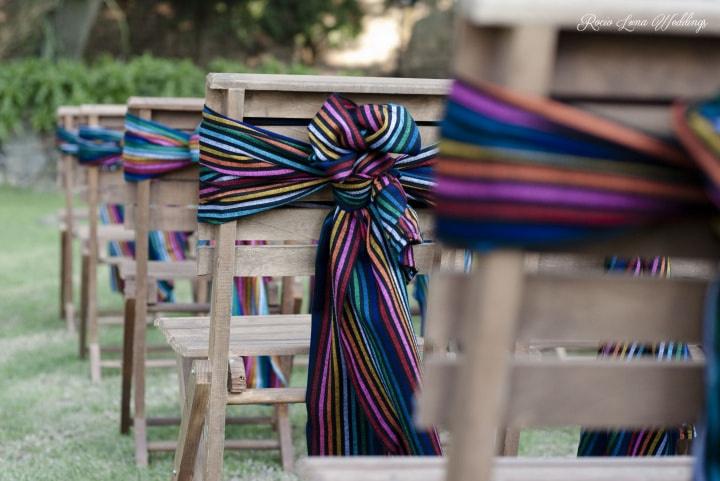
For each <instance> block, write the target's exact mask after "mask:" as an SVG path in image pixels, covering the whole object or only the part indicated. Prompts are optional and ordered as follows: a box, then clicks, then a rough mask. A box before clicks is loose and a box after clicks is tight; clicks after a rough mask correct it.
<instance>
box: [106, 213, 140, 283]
mask: <svg viewBox="0 0 720 481" xmlns="http://www.w3.org/2000/svg"><path fill="white" fill-rule="evenodd" d="M98 215H99V217H100V223H101V224H103V225H111V224H116V225H122V224H123V222H124V219H125V216H124V208H123V206H122V205H119V204H103V205H101V206H100V208H99V210H98ZM107 249H108V255H109V256H110V257H129V258H131V259H132V258H133V257H135V242H132V241H109V242H108V244H107ZM110 289H111V290H112V291H113V292H123V290H124V289H125V285H124V283H123V280H122V278H121V277H120V270H119V269H118V266H117V265H114V264H111V265H110Z"/></svg>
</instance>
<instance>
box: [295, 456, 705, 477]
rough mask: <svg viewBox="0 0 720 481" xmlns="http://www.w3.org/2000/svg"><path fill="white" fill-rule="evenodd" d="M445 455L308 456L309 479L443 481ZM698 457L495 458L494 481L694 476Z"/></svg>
mask: <svg viewBox="0 0 720 481" xmlns="http://www.w3.org/2000/svg"><path fill="white" fill-rule="evenodd" d="M446 464H447V461H446V459H445V458H444V457H422V456H419V457H418V456H408V457H392V456H382V457H381V456H377V457H375V456H354V457H352V458H347V457H332V456H330V457H314V456H313V457H308V458H304V459H301V460H300V461H299V462H298V463H297V469H296V472H297V474H298V475H299V477H300V478H301V479H303V480H305V481H336V480H339V479H342V480H343V481H418V480H422V481H444V480H445V479H446V472H445V470H446ZM693 465H694V458H692V457H690V456H669V457H664V458H658V457H646V458H579V459H577V458H542V459H538V458H509V457H501V458H500V457H499V458H495V460H494V469H493V473H492V477H491V480H492V481H690V479H692V472H693Z"/></svg>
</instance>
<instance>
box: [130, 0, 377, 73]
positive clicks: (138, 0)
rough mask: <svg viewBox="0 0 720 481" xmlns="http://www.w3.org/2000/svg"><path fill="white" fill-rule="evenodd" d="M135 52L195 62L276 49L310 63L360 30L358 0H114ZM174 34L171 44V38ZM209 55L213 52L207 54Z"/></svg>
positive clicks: (278, 51)
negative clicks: (175, 54) (179, 56)
mask: <svg viewBox="0 0 720 481" xmlns="http://www.w3.org/2000/svg"><path fill="white" fill-rule="evenodd" d="M117 3H118V4H119V5H120V6H121V8H122V9H123V11H124V12H125V17H126V21H127V22H128V25H129V26H130V32H131V44H132V49H133V51H136V52H137V51H145V50H138V49H146V50H147V51H151V52H161V53H162V54H164V55H173V54H172V53H171V52H169V51H168V50H169V49H176V51H177V50H180V51H182V54H183V55H187V56H191V57H193V58H194V59H195V60H196V61H197V62H202V61H203V59H204V58H208V57H207V56H208V54H209V53H214V54H216V52H218V51H220V50H224V53H223V54H222V55H223V56H224V57H242V58H250V57H253V56H256V55H259V54H262V53H266V52H274V53H275V54H276V55H282V56H283V57H285V58H296V59H297V58H300V59H302V60H304V61H305V62H314V61H315V60H316V56H317V53H318V52H319V51H320V50H321V49H322V48H323V47H326V46H328V45H331V44H333V43H337V42H338V41H340V40H342V39H345V38H349V37H353V36H355V35H357V34H358V33H359V32H360V27H361V20H362V16H363V11H362V8H361V6H360V2H359V0H118V2H117ZM170 39H174V42H173V43H169V40H170ZM211 57H212V55H211Z"/></svg>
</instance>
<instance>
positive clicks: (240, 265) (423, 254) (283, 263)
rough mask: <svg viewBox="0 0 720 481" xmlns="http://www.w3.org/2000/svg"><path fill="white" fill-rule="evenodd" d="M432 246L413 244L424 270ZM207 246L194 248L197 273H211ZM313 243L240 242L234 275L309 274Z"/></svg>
mask: <svg viewBox="0 0 720 481" xmlns="http://www.w3.org/2000/svg"><path fill="white" fill-rule="evenodd" d="M435 249H436V245H435V244H432V243H425V244H421V245H419V246H415V247H414V251H415V262H416V267H417V269H418V271H419V272H420V273H428V272H429V271H430V269H431V268H432V266H433V263H434V256H435ZM213 250H214V249H213V248H211V247H209V246H200V247H199V248H198V259H197V260H198V271H197V273H198V275H206V274H210V273H212V270H211V269H212V252H213ZM316 254H317V246H315V245H241V246H236V247H235V261H236V262H235V273H234V274H235V275H236V276H241V277H257V276H279V277H282V276H311V275H313V274H314V273H315V257H316Z"/></svg>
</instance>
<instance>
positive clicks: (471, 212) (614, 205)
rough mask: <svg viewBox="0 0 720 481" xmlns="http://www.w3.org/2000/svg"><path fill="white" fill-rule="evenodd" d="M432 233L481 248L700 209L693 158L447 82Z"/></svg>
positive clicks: (526, 102) (493, 90)
mask: <svg viewBox="0 0 720 481" xmlns="http://www.w3.org/2000/svg"><path fill="white" fill-rule="evenodd" d="M437 183H438V185H437V190H436V195H437V214H438V222H437V233H438V237H439V238H441V239H443V240H444V241H446V242H448V243H452V244H455V245H459V246H466V247H473V248H483V247H492V246H494V245H500V246H528V245H538V244H548V243H556V242H562V241H571V240H578V239H583V238H587V237H590V236H593V235H598V234H605V235H606V234H608V233H611V232H612V231H617V230H622V229H628V228H632V227H637V226H641V225H644V224H650V223H654V222H658V221H667V220H669V219H671V218H673V217H678V216H681V215H687V214H688V213H691V212H692V213H696V212H698V211H699V210H700V209H701V208H705V207H707V204H708V199H707V196H706V195H705V194H704V192H703V191H702V188H701V187H702V186H701V180H700V175H699V173H698V172H697V169H696V168H695V166H694V164H693V163H692V161H690V160H689V159H687V158H686V157H685V156H684V155H683V153H682V152H681V151H679V150H678V149H676V148H675V147H674V146H673V145H671V144H668V143H666V142H664V141H662V140H659V139H656V138H653V137H650V136H648V135H645V134H643V133H641V132H638V131H635V130H633V129H630V128H628V127H624V126H622V125H619V124H617V123H615V122H611V121H608V120H604V119H601V118H599V117H596V116H593V115H591V114H589V113H586V112H583V111H581V110H578V109H576V108H573V107H570V106H567V105H564V104H560V103H558V102H553V101H550V100H545V99H541V98H536V97H530V96H525V95H521V94H517V93H514V92H511V91H509V90H506V89H503V88H500V87H497V86H491V85H486V86H484V87H483V88H476V87H473V86H470V85H468V84H466V83H463V82H461V81H456V82H455V84H454V85H453V87H452V91H451V93H450V98H449V101H448V106H447V114H446V118H445V120H444V122H443V125H442V142H441V146H440V155H439V159H438V165H437Z"/></svg>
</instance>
